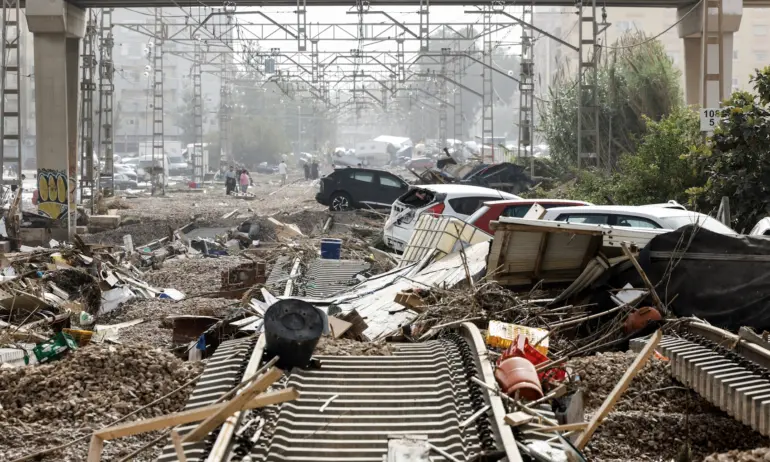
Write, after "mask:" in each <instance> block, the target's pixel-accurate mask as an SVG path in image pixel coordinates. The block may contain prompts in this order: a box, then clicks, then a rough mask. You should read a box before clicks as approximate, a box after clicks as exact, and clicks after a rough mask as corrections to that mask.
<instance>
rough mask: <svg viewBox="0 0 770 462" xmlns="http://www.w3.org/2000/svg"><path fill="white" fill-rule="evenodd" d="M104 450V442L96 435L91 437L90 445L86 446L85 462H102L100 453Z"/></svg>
mask: <svg viewBox="0 0 770 462" xmlns="http://www.w3.org/2000/svg"><path fill="white" fill-rule="evenodd" d="M103 450H104V440H103V439H101V438H99V437H98V436H97V435H96V434H94V435H92V436H91V443H90V444H89V445H88V459H87V462H99V461H100V460H102V451H103Z"/></svg>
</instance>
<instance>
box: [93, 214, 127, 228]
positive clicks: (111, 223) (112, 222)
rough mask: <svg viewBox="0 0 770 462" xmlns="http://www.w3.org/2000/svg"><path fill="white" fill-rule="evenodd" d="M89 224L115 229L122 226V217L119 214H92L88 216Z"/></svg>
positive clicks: (95, 226) (94, 226)
mask: <svg viewBox="0 0 770 462" xmlns="http://www.w3.org/2000/svg"><path fill="white" fill-rule="evenodd" d="M88 225H89V227H93V228H107V229H115V228H117V227H118V226H120V217H119V216H117V215H91V216H90V217H88Z"/></svg>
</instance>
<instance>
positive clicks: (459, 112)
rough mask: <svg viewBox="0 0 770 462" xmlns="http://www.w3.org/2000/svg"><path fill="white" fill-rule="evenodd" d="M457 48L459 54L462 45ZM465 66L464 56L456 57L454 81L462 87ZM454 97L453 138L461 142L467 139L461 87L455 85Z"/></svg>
mask: <svg viewBox="0 0 770 462" xmlns="http://www.w3.org/2000/svg"><path fill="white" fill-rule="evenodd" d="M455 46H456V48H457V49H456V50H455V51H456V52H457V53H459V52H460V45H459V44H457V45H455ZM464 64H465V60H464V59H463V57H462V56H455V58H454V72H453V74H454V75H453V77H454V80H455V81H456V82H457V83H458V84H460V85H462V83H463V76H464V74H465V67H464ZM453 97H454V98H453V103H454V109H453V111H452V114H453V116H454V130H453V133H452V138H454V139H456V140H461V139H463V138H465V133H463V92H462V88H461V87H460V86H458V85H455V88H454V93H453Z"/></svg>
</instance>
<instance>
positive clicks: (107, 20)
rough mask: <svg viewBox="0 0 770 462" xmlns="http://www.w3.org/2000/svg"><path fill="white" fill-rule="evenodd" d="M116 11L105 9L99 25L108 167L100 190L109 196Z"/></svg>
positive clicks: (102, 146)
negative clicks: (114, 16) (113, 33)
mask: <svg viewBox="0 0 770 462" xmlns="http://www.w3.org/2000/svg"><path fill="white" fill-rule="evenodd" d="M112 27H113V24H112V9H104V10H102V19H101V23H100V25H99V157H100V158H103V159H104V168H103V169H102V171H101V174H100V175H99V176H98V178H97V181H98V184H99V188H100V189H101V190H102V191H103V192H104V195H105V196H110V195H112V194H113V192H114V182H113V175H114V173H115V172H114V167H113V154H114V144H113V139H112V116H113V113H112V104H113V100H114V94H115V85H114V83H113V77H114V76H115V65H114V62H113V61H112V48H113V47H114V46H115V39H114V38H113V35H112Z"/></svg>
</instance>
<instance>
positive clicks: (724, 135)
mask: <svg viewBox="0 0 770 462" xmlns="http://www.w3.org/2000/svg"><path fill="white" fill-rule="evenodd" d="M756 72H757V75H756V76H752V77H751V82H752V84H753V85H754V89H755V91H756V93H757V95H752V94H750V93H748V92H745V91H740V92H735V93H733V94H732V96H731V97H730V99H729V100H727V101H725V102H724V103H723V105H722V106H723V109H722V110H721V111H720V112H721V114H720V116H721V121H720V124H719V125H718V126H717V128H716V129H715V131H714V134H713V135H712V137H711V145H712V148H711V153H702V154H701V155H700V156H698V157H697V160H698V162H699V165H700V167H701V168H702V170H703V172H704V174H705V175H706V176H707V178H708V181H707V182H706V184H705V186H703V187H702V188H697V189H693V190H692V191H691V192H692V193H693V194H694V195H696V197H697V199H698V201H699V204H700V205H701V206H702V207H704V208H707V209H716V208H717V207H718V205H719V202H720V201H721V199H722V197H723V196H727V197H729V198H730V212H731V214H732V221H733V223H732V225H733V228H734V229H736V230H738V231H741V230H749V229H750V228H751V227H752V226H754V224H756V222H757V221H758V220H759V219H761V218H763V217H764V216H766V215H768V213H770V194H768V192H769V190H770V124H768V122H767V121H768V119H767V118H768V116H770V107H768V104H769V103H770V67H765V68H764V69H762V70H759V69H757V71H756Z"/></svg>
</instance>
